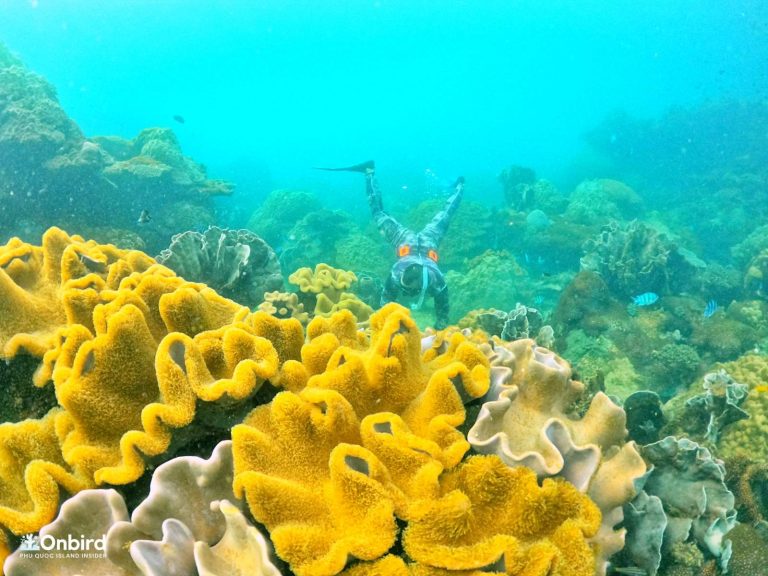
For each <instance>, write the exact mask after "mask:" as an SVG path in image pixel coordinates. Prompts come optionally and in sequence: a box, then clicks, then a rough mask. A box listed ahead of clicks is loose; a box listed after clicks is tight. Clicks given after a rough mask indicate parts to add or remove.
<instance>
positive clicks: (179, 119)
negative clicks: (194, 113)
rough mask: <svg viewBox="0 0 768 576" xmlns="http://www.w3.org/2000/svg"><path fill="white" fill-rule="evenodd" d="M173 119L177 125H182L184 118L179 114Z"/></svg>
mask: <svg viewBox="0 0 768 576" xmlns="http://www.w3.org/2000/svg"><path fill="white" fill-rule="evenodd" d="M173 119H174V120H176V122H178V123H179V124H184V116H180V115H179V114H175V115H174V116H173Z"/></svg>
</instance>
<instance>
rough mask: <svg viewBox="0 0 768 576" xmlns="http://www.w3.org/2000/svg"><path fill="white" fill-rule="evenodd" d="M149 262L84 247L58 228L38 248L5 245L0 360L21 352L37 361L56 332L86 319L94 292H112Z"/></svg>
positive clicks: (137, 255)
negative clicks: (69, 323)
mask: <svg viewBox="0 0 768 576" xmlns="http://www.w3.org/2000/svg"><path fill="white" fill-rule="evenodd" d="M153 262H154V260H152V258H150V257H149V256H147V255H145V254H142V253H141V252H137V251H132V250H120V249H118V248H115V247H114V246H111V245H99V244H97V243H96V242H93V241H87V242H86V241H84V240H83V239H82V238H81V237H79V236H69V235H67V234H66V233H65V232H64V231H62V230H60V229H59V228H50V229H49V230H48V231H47V232H45V234H44V235H43V239H42V246H39V247H38V246H32V245H29V244H25V243H23V242H21V241H20V240H19V239H18V238H13V239H11V240H10V241H9V242H8V244H6V245H5V246H3V247H0V349H1V351H2V354H3V355H5V356H6V357H8V356H13V355H14V354H16V353H17V352H18V350H19V349H21V348H23V349H26V350H27V351H28V352H29V353H31V354H34V355H36V356H42V355H43V354H44V353H45V351H47V350H49V349H50V348H51V347H52V346H53V342H54V339H53V334H54V333H55V332H56V330H57V329H58V328H60V327H62V326H64V325H65V324H66V323H67V322H75V321H79V320H81V319H83V318H87V317H88V316H89V311H90V310H92V306H93V305H95V303H96V301H97V298H94V293H95V292H98V291H100V290H102V289H105V288H117V285H118V283H119V282H120V280H121V279H122V278H123V277H125V276H127V275H129V274H130V273H132V272H142V271H144V270H147V269H148V268H149V267H150V266H152V264H153ZM93 287H95V290H94V288H93ZM70 290H75V291H77V292H76V293H73V292H70Z"/></svg>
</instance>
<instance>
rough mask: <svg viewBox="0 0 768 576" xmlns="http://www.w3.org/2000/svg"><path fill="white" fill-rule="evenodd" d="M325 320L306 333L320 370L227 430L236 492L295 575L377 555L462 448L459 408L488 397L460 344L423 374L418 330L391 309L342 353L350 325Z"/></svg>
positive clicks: (482, 377)
mask: <svg viewBox="0 0 768 576" xmlns="http://www.w3.org/2000/svg"><path fill="white" fill-rule="evenodd" d="M334 318H336V317H334ZM334 318H332V319H331V321H330V322H329V321H326V320H325V319H322V318H317V319H315V320H313V322H312V323H310V325H309V327H308V329H307V331H308V335H309V336H310V340H309V342H308V343H307V344H306V345H305V346H304V350H302V358H303V359H304V365H305V366H307V368H310V369H312V367H317V369H319V370H321V371H320V372H317V373H315V374H314V375H311V376H309V378H308V380H307V385H306V387H305V388H304V389H303V390H301V391H300V392H298V393H293V392H282V393H280V394H278V395H277V396H276V397H275V399H274V400H273V401H272V403H271V404H270V405H269V406H265V407H263V408H257V409H256V410H254V412H253V413H252V414H251V415H250V416H249V417H248V418H247V419H246V421H245V423H244V424H242V425H239V426H236V427H235V428H233V430H232V437H233V441H234V452H235V471H236V477H235V487H236V491H237V493H238V494H241V493H244V495H245V496H246V498H247V500H248V502H249V505H250V509H251V512H252V513H253V515H254V517H255V518H256V519H257V520H258V521H259V522H262V523H264V524H265V525H266V526H267V528H268V529H269V530H270V534H271V537H272V540H273V542H274V544H275V547H276V550H277V553H278V554H279V555H280V556H281V557H282V558H285V559H286V560H288V561H289V562H290V563H291V565H292V568H293V570H294V571H295V572H296V573H299V574H303V573H308V574H315V573H316V574H335V573H338V572H340V571H341V569H342V568H343V567H344V565H345V564H346V561H347V560H346V559H347V556H348V555H352V556H354V557H356V558H359V559H361V560H374V559H376V558H378V557H380V556H382V555H383V554H384V553H386V551H387V550H389V548H390V547H391V546H392V544H393V543H394V540H395V538H396V535H397V525H396V523H395V514H396V513H397V515H398V516H401V517H404V518H407V517H408V508H409V504H408V502H409V500H408V498H409V495H410V497H416V496H419V497H428V495H429V494H433V495H436V494H437V492H436V491H437V489H438V484H437V476H438V475H439V473H440V471H442V470H443V469H444V468H452V467H454V466H456V465H457V464H458V463H459V461H460V460H461V458H462V456H463V455H464V454H465V453H466V451H467V449H468V448H469V445H468V444H467V442H466V440H465V439H464V437H463V435H462V434H461V433H459V432H458V431H457V430H456V429H455V428H454V427H455V426H458V425H460V424H461V423H462V422H463V420H464V407H463V402H462V398H464V397H466V398H467V399H471V398H476V397H478V396H481V395H482V394H484V393H485V391H486V390H487V387H488V368H487V361H486V360H485V358H484V356H483V355H482V354H481V353H480V352H479V351H478V350H477V349H476V348H474V347H473V346H471V345H469V344H468V343H466V342H464V338H463V336H461V335H460V334H457V335H456V336H455V340H452V346H450V347H449V349H448V350H447V351H446V352H445V353H444V354H442V355H440V356H438V357H436V358H434V359H433V360H431V361H430V362H429V364H425V363H424V362H423V361H422V359H421V358H420V356H421V340H420V334H419V331H418V329H417V327H416V325H415V324H414V323H413V320H411V319H410V317H409V316H408V314H407V312H406V311H405V310H404V309H403V308H402V307H400V306H398V305H396V304H389V305H387V306H385V307H384V308H382V309H381V310H380V311H378V312H377V313H376V314H374V315H373V316H372V317H371V330H372V335H371V341H370V345H369V346H368V347H367V348H361V343H360V341H359V339H358V338H357V337H356V336H351V335H350V336H347V337H343V339H344V340H346V341H347V342H349V343H350V344H352V346H351V347H350V346H344V345H341V346H340V342H341V340H340V339H339V337H338V336H336V334H339V335H343V334H345V333H346V334H349V333H350V329H351V332H352V334H354V323H353V319H352V318H351V316H350V315H347V318H348V319H349V320H346V321H345V322H346V324H338V322H339V321H340V320H334ZM340 318H343V316H342V317H340ZM334 322H335V323H336V324H335V325H336V326H338V327H339V328H340V329H339V330H338V331H337V330H336V329H335V328H334ZM343 325H346V326H348V327H349V328H342V326H343ZM318 355H319V358H318V359H317V360H313V359H312V358H315V357H317V356H318ZM313 371H314V370H313ZM323 494H326V495H327V497H324V496H323ZM286 498H288V499H287V500H285V499H286ZM276 499H279V500H280V501H283V503H282V504H280V505H279V506H274V505H272V504H271V503H273V502H277V501H278V500H276Z"/></svg>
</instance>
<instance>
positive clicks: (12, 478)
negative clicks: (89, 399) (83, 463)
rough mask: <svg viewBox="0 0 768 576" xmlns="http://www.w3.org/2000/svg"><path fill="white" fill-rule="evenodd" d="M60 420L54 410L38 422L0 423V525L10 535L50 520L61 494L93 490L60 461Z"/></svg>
mask: <svg viewBox="0 0 768 576" xmlns="http://www.w3.org/2000/svg"><path fill="white" fill-rule="evenodd" d="M62 415H63V413H62V411H61V410H60V409H53V410H51V411H50V412H49V413H48V414H47V415H46V416H45V417H44V418H42V419H40V420H25V421H23V422H18V423H12V422H7V423H5V424H0V526H6V527H7V528H8V529H9V530H10V531H11V532H13V533H14V534H17V535H20V534H26V533H28V532H35V531H37V530H39V529H40V527H41V526H43V525H44V524H46V523H48V522H50V521H51V520H53V518H54V516H55V515H56V510H57V508H58V505H59V491H60V489H64V490H65V491H66V492H70V493H74V492H78V491H80V490H83V489H85V488H88V487H89V486H92V485H93V482H92V481H91V480H90V479H89V478H88V477H86V476H83V475H81V474H77V473H76V472H74V471H73V470H72V469H71V468H70V467H69V466H68V465H67V464H66V462H65V461H64V458H63V457H62V453H61V447H60V442H59V434H60V430H59V427H60V424H61V421H60V418H61V417H62ZM0 532H1V531H0Z"/></svg>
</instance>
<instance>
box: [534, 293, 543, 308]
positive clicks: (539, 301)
mask: <svg viewBox="0 0 768 576" xmlns="http://www.w3.org/2000/svg"><path fill="white" fill-rule="evenodd" d="M533 303H534V304H536V306H541V305H542V304H543V303H544V296H542V295H541V294H539V295H537V296H536V297H534V299H533Z"/></svg>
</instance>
